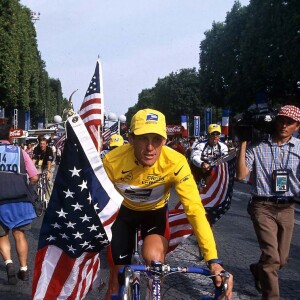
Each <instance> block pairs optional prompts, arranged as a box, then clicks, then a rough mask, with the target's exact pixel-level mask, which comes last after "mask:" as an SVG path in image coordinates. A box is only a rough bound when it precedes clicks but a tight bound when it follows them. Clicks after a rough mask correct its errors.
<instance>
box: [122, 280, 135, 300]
mask: <svg viewBox="0 0 300 300" xmlns="http://www.w3.org/2000/svg"><path fill="white" fill-rule="evenodd" d="M121 297H122V300H134V298H133V287H132V283H130V280H129V278H127V279H126V278H125V283H124V285H123V286H122V287H121Z"/></svg>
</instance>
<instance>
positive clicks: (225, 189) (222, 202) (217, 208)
mask: <svg viewBox="0 0 300 300" xmlns="http://www.w3.org/2000/svg"><path fill="white" fill-rule="evenodd" d="M235 164H236V157H233V158H232V159H231V160H229V161H227V162H224V163H222V164H220V165H218V166H216V167H214V169H213V172H212V174H211V175H210V176H209V177H208V178H207V181H206V187H205V188H204V189H200V188H199V193H200V196H201V200H202V204H203V206H204V208H205V210H206V215H207V218H208V221H209V222H210V224H214V223H216V222H217V221H218V220H219V219H220V218H221V217H222V216H223V215H224V214H225V213H226V211H227V210H228V209H229V208H230V205H231V198H232V193H233V184H234V175H235ZM176 208H182V206H181V203H178V204H177V206H176Z"/></svg>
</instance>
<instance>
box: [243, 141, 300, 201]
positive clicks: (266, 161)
mask: <svg viewBox="0 0 300 300" xmlns="http://www.w3.org/2000/svg"><path fill="white" fill-rule="evenodd" d="M246 165H247V167H248V169H249V171H253V182H252V188H251V194H252V195H254V196H265V197H269V196H278V194H276V193H275V192H273V190H272V173H273V170H278V169H280V170H290V172H289V180H290V184H289V190H288V191H287V192H285V193H283V194H280V195H281V196H283V197H286V196H292V197H297V196H299V195H300V181H299V178H300V140H299V139H297V138H295V137H291V139H290V140H289V141H288V142H286V143H284V144H281V145H278V144H277V143H274V142H272V140H271V139H269V140H268V141H263V142H260V143H259V144H249V145H248V146H247V150H246Z"/></svg>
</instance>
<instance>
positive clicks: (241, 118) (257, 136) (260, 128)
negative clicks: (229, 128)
mask: <svg viewBox="0 0 300 300" xmlns="http://www.w3.org/2000/svg"><path fill="white" fill-rule="evenodd" d="M276 115H277V111H276V110H274V109H272V108H270V107H268V105H267V104H266V103H260V104H252V105H250V106H249V107H248V109H247V110H246V111H245V112H243V113H241V114H238V115H235V116H234V117H233V120H232V123H233V136H234V139H235V140H237V141H252V142H259V141H263V140H266V139H267V138H268V137H269V136H270V134H272V133H273V132H274V129H275V126H274V125H275V117H276Z"/></svg>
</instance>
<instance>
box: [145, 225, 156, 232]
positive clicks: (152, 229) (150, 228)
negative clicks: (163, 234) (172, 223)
mask: <svg viewBox="0 0 300 300" xmlns="http://www.w3.org/2000/svg"><path fill="white" fill-rule="evenodd" d="M155 228H156V226H155V227H152V228H150V229H148V230H147V232H150V231H152V230H153V229H155Z"/></svg>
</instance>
